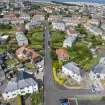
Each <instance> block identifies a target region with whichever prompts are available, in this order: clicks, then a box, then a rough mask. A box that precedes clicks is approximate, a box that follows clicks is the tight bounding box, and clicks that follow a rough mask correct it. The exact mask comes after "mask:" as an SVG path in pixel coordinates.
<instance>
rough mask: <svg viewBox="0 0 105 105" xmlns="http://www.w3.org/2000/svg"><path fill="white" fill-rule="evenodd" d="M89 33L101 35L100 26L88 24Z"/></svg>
mask: <svg viewBox="0 0 105 105" xmlns="http://www.w3.org/2000/svg"><path fill="white" fill-rule="evenodd" d="M88 30H89V31H90V32H91V33H93V34H94V35H95V36H98V35H100V36H102V35H103V32H102V30H101V29H100V28H98V27H97V26H90V27H89V29H88Z"/></svg>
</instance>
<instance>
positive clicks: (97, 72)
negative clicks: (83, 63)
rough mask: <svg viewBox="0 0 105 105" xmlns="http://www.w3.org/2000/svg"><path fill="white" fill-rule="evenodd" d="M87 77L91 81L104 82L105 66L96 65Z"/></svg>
mask: <svg viewBox="0 0 105 105" xmlns="http://www.w3.org/2000/svg"><path fill="white" fill-rule="evenodd" d="M89 75H90V78H92V79H98V80H103V79H104V80H105V64H97V65H96V66H95V67H94V68H93V70H92V71H91V72H90V74H89Z"/></svg>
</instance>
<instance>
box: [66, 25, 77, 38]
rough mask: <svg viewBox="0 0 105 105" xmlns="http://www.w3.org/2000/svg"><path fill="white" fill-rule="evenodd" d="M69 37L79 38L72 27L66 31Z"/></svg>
mask: <svg viewBox="0 0 105 105" xmlns="http://www.w3.org/2000/svg"><path fill="white" fill-rule="evenodd" d="M66 32H67V35H68V36H76V37H77V32H76V30H75V29H74V28H73V27H70V28H69V29H67V30H66Z"/></svg>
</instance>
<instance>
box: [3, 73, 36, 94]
mask: <svg viewBox="0 0 105 105" xmlns="http://www.w3.org/2000/svg"><path fill="white" fill-rule="evenodd" d="M36 84H37V83H36V81H34V79H33V78H32V76H31V75H30V74H28V73H27V72H25V71H19V72H18V74H17V78H16V79H15V80H13V81H10V82H9V83H8V85H7V87H6V89H5V90H4V92H12V91H15V90H18V89H22V88H25V87H29V86H34V85H36Z"/></svg>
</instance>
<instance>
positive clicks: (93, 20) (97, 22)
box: [89, 19, 100, 26]
mask: <svg viewBox="0 0 105 105" xmlns="http://www.w3.org/2000/svg"><path fill="white" fill-rule="evenodd" d="M89 23H90V24H92V25H96V26H98V25H99V24H100V21H99V20H98V19H91V20H90V21H89Z"/></svg>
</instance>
